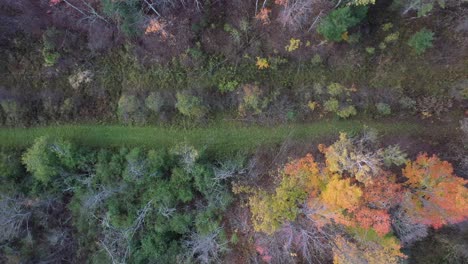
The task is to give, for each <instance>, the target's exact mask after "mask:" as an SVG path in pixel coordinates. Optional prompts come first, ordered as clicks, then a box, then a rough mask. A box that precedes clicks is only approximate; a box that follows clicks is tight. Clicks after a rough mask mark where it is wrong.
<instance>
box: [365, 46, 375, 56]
mask: <svg viewBox="0 0 468 264" xmlns="http://www.w3.org/2000/svg"><path fill="white" fill-rule="evenodd" d="M366 52H367V53H368V54H370V55H373V54H374V53H375V48H374V47H366Z"/></svg>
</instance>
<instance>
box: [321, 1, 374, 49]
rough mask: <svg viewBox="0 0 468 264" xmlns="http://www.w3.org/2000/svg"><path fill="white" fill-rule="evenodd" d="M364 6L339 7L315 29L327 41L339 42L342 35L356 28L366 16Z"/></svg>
mask: <svg viewBox="0 0 468 264" xmlns="http://www.w3.org/2000/svg"><path fill="white" fill-rule="evenodd" d="M367 9H368V8H367V7H366V6H357V7H350V6H346V7H341V8H338V9H335V10H333V11H331V12H330V13H329V14H328V15H327V16H325V17H324V18H323V19H322V21H321V22H320V24H319V25H318V27H317V32H318V33H319V34H320V35H322V36H324V37H325V38H326V39H327V40H330V41H335V42H340V41H342V40H343V34H344V33H346V32H347V31H348V29H350V28H351V27H354V26H356V25H357V24H359V22H361V21H362V20H363V19H364V18H365V17H366V15H367Z"/></svg>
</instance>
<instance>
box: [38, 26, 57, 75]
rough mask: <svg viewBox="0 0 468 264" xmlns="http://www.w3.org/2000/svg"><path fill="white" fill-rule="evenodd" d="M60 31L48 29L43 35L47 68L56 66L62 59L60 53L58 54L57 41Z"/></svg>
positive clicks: (43, 54) (43, 53)
mask: <svg viewBox="0 0 468 264" xmlns="http://www.w3.org/2000/svg"><path fill="white" fill-rule="evenodd" d="M57 34H58V31H57V30H56V29H55V28H48V29H47V30H46V31H45V32H44V34H43V35H42V56H43V57H44V65H45V66H47V67H50V66H54V65H55V64H56V63H57V60H58V59H59V58H60V53H58V52H57V50H56V46H55V39H56V37H57Z"/></svg>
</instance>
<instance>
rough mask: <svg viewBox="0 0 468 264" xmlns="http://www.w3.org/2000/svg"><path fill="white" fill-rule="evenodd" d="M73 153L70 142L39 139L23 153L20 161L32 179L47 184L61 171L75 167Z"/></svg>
mask: <svg viewBox="0 0 468 264" xmlns="http://www.w3.org/2000/svg"><path fill="white" fill-rule="evenodd" d="M74 151H75V150H74V148H73V146H72V145H71V144H70V142H67V141H62V140H52V139H50V138H48V137H40V138H38V139H36V140H35V142H34V144H33V145H32V146H31V147H30V148H29V149H28V150H27V151H26V152H25V153H24V155H23V159H22V160H23V163H24V164H25V165H26V169H27V170H28V171H29V172H31V173H32V175H33V176H34V178H36V179H37V180H39V181H41V182H43V183H47V182H49V181H51V180H52V179H53V178H54V177H57V176H59V175H60V173H61V172H62V171H64V170H71V169H74V168H75V167H76V165H77V163H76V159H75V154H74Z"/></svg>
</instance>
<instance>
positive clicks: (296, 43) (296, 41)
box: [284, 38, 301, 52]
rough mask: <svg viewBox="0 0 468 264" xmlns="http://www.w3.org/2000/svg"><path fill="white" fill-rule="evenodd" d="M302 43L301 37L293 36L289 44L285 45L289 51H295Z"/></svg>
mask: <svg viewBox="0 0 468 264" xmlns="http://www.w3.org/2000/svg"><path fill="white" fill-rule="evenodd" d="M300 45H301V40H300V39H295V38H291V39H290V40H289V44H288V45H287V46H286V47H284V48H285V49H286V50H287V51H288V52H293V51H295V50H297V49H298V48H299V46H300Z"/></svg>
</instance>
